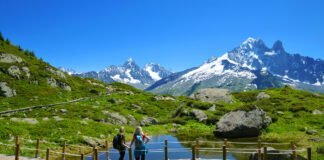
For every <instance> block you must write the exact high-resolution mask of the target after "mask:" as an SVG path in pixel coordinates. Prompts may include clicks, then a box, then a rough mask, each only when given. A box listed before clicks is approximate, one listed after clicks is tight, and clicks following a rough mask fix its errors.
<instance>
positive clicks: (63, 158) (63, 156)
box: [62, 141, 66, 160]
mask: <svg viewBox="0 0 324 160" xmlns="http://www.w3.org/2000/svg"><path fill="white" fill-rule="evenodd" d="M65 147H66V141H64V144H63V149H62V160H65Z"/></svg>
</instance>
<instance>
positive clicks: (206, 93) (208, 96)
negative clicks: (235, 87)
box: [190, 88, 233, 103]
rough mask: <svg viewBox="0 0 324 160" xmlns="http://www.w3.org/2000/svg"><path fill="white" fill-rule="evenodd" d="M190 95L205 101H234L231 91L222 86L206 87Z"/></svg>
mask: <svg viewBox="0 0 324 160" xmlns="http://www.w3.org/2000/svg"><path fill="white" fill-rule="evenodd" d="M190 97H192V98H195V99H198V100H201V101H203V102H220V101H223V102H226V103H232V102H233V99H232V96H231V94H230V91H229V90H227V89H221V88H204V89H200V90H198V91H197V92H195V93H193V94H191V95H190Z"/></svg>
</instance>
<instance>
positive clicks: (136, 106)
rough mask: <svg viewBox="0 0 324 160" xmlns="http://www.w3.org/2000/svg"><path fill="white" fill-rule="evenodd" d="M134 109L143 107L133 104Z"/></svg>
mask: <svg viewBox="0 0 324 160" xmlns="http://www.w3.org/2000/svg"><path fill="white" fill-rule="evenodd" d="M132 107H134V108H136V109H141V108H142V107H141V106H139V105H137V104H132Z"/></svg>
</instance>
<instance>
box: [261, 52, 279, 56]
mask: <svg viewBox="0 0 324 160" xmlns="http://www.w3.org/2000/svg"><path fill="white" fill-rule="evenodd" d="M276 54H277V53H276V52H275V51H270V52H264V55H267V56H273V55H276Z"/></svg>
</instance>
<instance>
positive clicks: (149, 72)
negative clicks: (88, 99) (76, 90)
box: [76, 58, 172, 89]
mask: <svg viewBox="0 0 324 160" xmlns="http://www.w3.org/2000/svg"><path fill="white" fill-rule="evenodd" d="M171 73H172V72H170V71H168V70H166V69H165V68H163V67H162V66H160V65H158V64H154V63H149V64H147V65H145V67H144V68H141V67H139V66H138V65H137V64H136V63H135V61H134V60H133V59H132V58H129V59H128V60H127V61H126V62H125V63H124V64H123V65H121V66H114V65H112V66H109V67H107V68H105V69H103V70H101V71H99V72H95V71H91V72H86V73H82V74H76V75H77V76H81V77H91V78H96V79H99V80H101V81H104V82H106V83H112V82H122V83H126V84H130V85H132V86H134V87H137V88H140V89H145V88H147V87H148V86H150V85H152V84H153V83H154V82H156V81H158V80H160V79H162V78H165V77H167V76H169V75H170V74H171Z"/></svg>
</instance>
